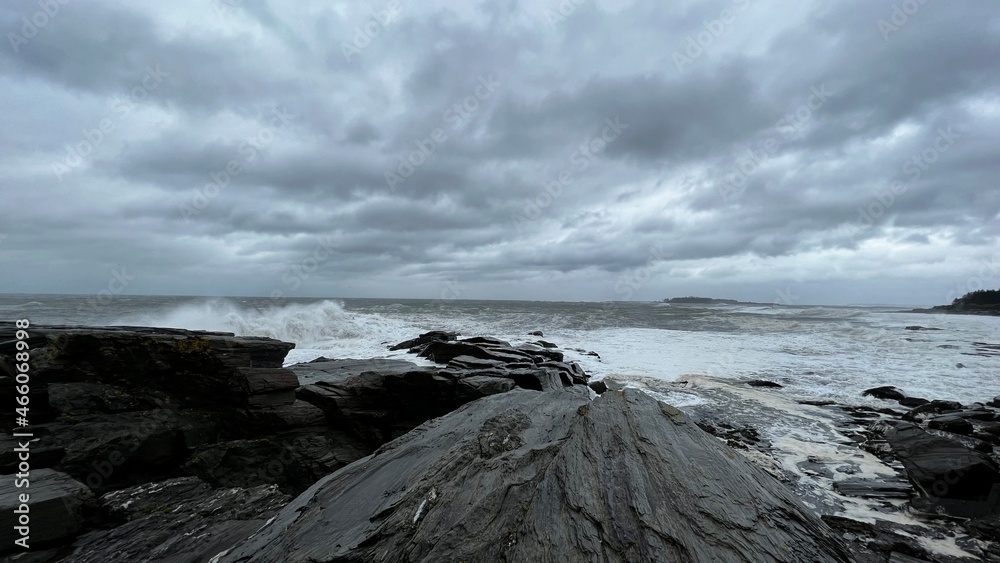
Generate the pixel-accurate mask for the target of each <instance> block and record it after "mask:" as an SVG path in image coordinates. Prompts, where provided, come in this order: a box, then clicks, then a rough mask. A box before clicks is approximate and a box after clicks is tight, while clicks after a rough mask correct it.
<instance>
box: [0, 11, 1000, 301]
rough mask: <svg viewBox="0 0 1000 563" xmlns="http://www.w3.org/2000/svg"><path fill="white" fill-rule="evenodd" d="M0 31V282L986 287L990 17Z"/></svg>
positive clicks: (560, 19) (783, 295)
mask: <svg viewBox="0 0 1000 563" xmlns="http://www.w3.org/2000/svg"><path fill="white" fill-rule="evenodd" d="M0 29H2V30H3V31H4V32H5V37H6V44H5V45H4V46H3V47H4V48H3V49H0V112H2V114H3V119H4V123H5V125H6V127H4V128H3V130H2V132H0V154H3V158H2V159H0V193H2V201H3V203H2V205H0V261H2V263H3V264H4V266H5V270H6V271H7V272H8V275H6V276H4V279H3V280H2V281H0V291H4V292H62V293H94V292H97V291H99V290H101V289H104V288H105V287H106V286H107V285H108V284H109V283H113V284H114V285H116V287H117V286H120V285H124V286H125V287H124V288H123V290H122V291H124V292H127V293H138V294H202V295H281V296H341V297H353V296H372V297H425V298H440V297H455V296H458V297H462V298H503V299H508V298H516V299H556V300H562V299H565V300H610V299H616V300H620V299H660V298H663V297H668V296H675V295H687V294H710V295H714V296H720V297H736V298H743V299H753V300H761V301H786V302H796V301H798V302H810V303H904V304H936V303H943V302H946V301H947V300H950V299H952V298H953V297H955V296H956V295H955V294H956V293H962V292H964V291H967V290H971V289H978V286H980V285H985V286H987V287H1000V253H998V252H1000V185H998V178H1000V72H998V71H997V67H996V61H997V60H1000V8H998V7H997V6H995V5H993V4H991V3H986V2H982V3H960V4H955V3H945V2H931V1H926V0H925V1H921V0H907V1H899V2H882V1H880V2H869V1H865V0H853V1H844V2H821V1H816V2H798V1H791V0H787V1H780V2H768V3H763V2H753V1H750V0H717V1H700V2H693V1H689V2H679V3H658V2H640V1H633V2H628V1H626V2H611V1H597V0H561V1H556V0H544V1H543V2H540V3H527V2H518V1H514V0H509V1H505V2H493V1H490V2H482V3H479V4H478V5H469V6H464V7H455V6H453V5H451V3H446V2H441V1H433V2H422V3H414V2H411V1H407V0H392V1H389V2H384V3H383V2H373V3H360V4H359V3H352V4H344V5H330V4H329V3H326V2H319V1H316V2H295V3H291V4H289V3H280V2H276V1H270V2H266V1H253V0H243V1H240V0H210V1H208V2H203V1H194V0H191V1H178V2H171V3H169V5H159V4H156V5H152V4H151V5H149V6H146V5H143V4H136V3H122V2H111V1H104V2H88V3H84V2H77V1H71V0H48V1H45V0H42V1H35V2H27V1H25V2H7V3H4V4H3V6H2V7H0ZM123 272H124V274H123ZM116 275H117V276H118V278H119V279H120V278H121V277H123V276H124V277H125V278H126V280H127V283H126V284H121V283H120V282H112V280H114V279H116V278H115V276H116Z"/></svg>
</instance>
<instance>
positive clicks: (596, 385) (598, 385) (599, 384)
mask: <svg viewBox="0 0 1000 563" xmlns="http://www.w3.org/2000/svg"><path fill="white" fill-rule="evenodd" d="M588 386H589V387H590V388H591V389H593V390H594V393H597V394H598V395H603V394H604V393H607V391H608V384H607V383H605V382H604V380H603V379H602V380H600V381H591V382H590V383H589V384H588Z"/></svg>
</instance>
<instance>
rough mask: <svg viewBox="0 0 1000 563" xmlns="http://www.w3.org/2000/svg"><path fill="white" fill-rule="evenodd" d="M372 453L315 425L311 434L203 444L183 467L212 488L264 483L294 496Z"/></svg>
mask: <svg viewBox="0 0 1000 563" xmlns="http://www.w3.org/2000/svg"><path fill="white" fill-rule="evenodd" d="M371 452H372V448H370V447H368V446H367V445H366V444H364V443H362V442H360V441H359V440H357V439H356V438H354V437H353V436H351V435H350V434H346V433H344V432H336V431H332V430H327V431H324V430H323V429H317V430H316V431H315V433H313V432H305V433H298V434H288V435H283V436H280V437H273V438H272V437H268V438H259V439H256V440H233V441H230V442H222V443H218V444H211V445H207V446H203V447H201V448H198V449H197V450H196V451H195V452H194V454H193V455H192V456H191V458H190V459H189V460H188V462H187V464H186V465H185V466H184V467H185V469H186V470H187V471H188V472H190V473H191V474H194V475H197V476H198V477H200V478H201V479H203V480H205V481H207V482H209V483H211V484H213V485H216V486H222V487H242V488H250V487H254V486H257V485H260V484H268V485H277V486H278V487H279V488H280V489H281V490H282V491H284V492H286V493H290V494H298V493H301V492H302V491H304V490H305V489H307V488H309V486H310V485H312V484H313V483H315V482H316V481H317V480H319V479H320V478H322V477H324V476H325V475H328V474H329V473H330V472H332V471H335V470H337V469H340V468H341V467H343V466H345V465H347V464H349V463H352V462H354V461H356V460H358V459H361V458H362V457H364V456H366V455H368V454H370V453H371Z"/></svg>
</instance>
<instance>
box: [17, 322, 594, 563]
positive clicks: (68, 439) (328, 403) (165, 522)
mask: <svg viewBox="0 0 1000 563" xmlns="http://www.w3.org/2000/svg"><path fill="white" fill-rule="evenodd" d="M14 333H15V327H14V325H13V324H11V323H0V389H2V392H3V396H2V397H0V398H3V397H7V398H8V400H6V401H2V403H0V412H2V413H3V415H4V416H6V417H7V418H6V420H8V421H13V420H14V418H15V417H14V412H13V406H14V405H15V402H14V401H13V400H12V399H11V398H10V397H9V394H10V392H11V390H12V389H13V387H14V385H13V382H12V381H11V380H12V378H13V377H14V376H15V372H14V368H13V366H14V362H13V358H14V354H15V352H16V350H15V346H14V342H15V336H14ZM29 334H30V339H29V343H30V346H31V358H30V365H31V371H30V377H31V381H30V386H31V394H30V401H31V402H30V416H29V417H28V418H29V420H30V422H31V425H30V426H28V427H26V428H24V429H23V430H24V431H25V432H29V433H31V434H32V435H33V438H34V440H33V441H32V443H31V472H32V474H33V475H37V478H38V479H39V480H40V483H39V484H38V489H39V493H38V494H39V496H38V498H37V503H38V506H39V508H37V509H35V510H34V513H33V520H32V526H33V529H35V530H40V529H44V530H51V532H52V534H53V535H52V537H48V536H46V535H45V534H38V535H37V536H36V537H34V538H33V540H32V543H33V544H35V545H40V546H43V547H45V546H48V545H51V546H54V547H53V549H52V550H51V553H48V552H47V553H42V554H38V555H37V557H35V558H34V559H33V560H32V561H33V562H35V561H37V562H41V561H58V560H61V559H62V558H63V557H65V556H66V555H67V554H68V553H73V552H75V554H76V555H75V557H76V559H75V560H79V561H103V560H111V559H115V558H118V557H119V556H124V555H122V554H129V557H132V556H135V557H138V554H142V553H148V552H152V553H156V554H158V555H156V556H155V557H153V558H152V559H151V560H164V561H166V560H175V559H172V558H179V559H183V560H192V561H194V560H202V558H203V556H205V557H207V555H205V554H207V553H209V552H212V551H213V550H214V549H215V546H217V545H223V544H225V543H226V542H228V541H230V540H234V539H236V538H239V537H245V536H246V535H249V532H248V530H250V531H251V532H252V530H251V528H253V529H256V528H255V527H259V526H260V525H261V524H262V523H263V520H262V518H263V515H264V514H265V513H266V512H268V511H269V510H270V511H272V512H273V511H274V510H276V509H277V507H278V506H279V505H280V504H275V503H276V502H278V501H276V500H274V499H279V498H280V499H283V500H281V504H283V502H285V501H287V500H288V498H290V497H289V496H287V495H289V494H291V495H294V494H298V493H300V492H302V491H304V490H305V489H306V488H308V487H309V486H310V485H312V484H313V483H315V482H316V481H317V480H319V479H321V478H323V477H325V476H327V475H329V474H330V473H332V472H333V471H335V470H337V469H339V468H341V467H344V466H346V465H348V464H350V463H352V462H354V461H356V460H358V459H361V458H363V457H365V456H367V455H369V454H371V453H372V452H373V451H374V450H375V449H376V448H378V447H380V446H382V445H383V444H385V443H386V442H388V441H390V440H392V439H394V438H397V437H399V436H402V435H403V434H405V433H406V432H408V431H409V430H411V429H413V428H414V427H416V426H418V425H420V424H422V423H423V422H425V421H426V420H428V419H430V418H434V417H437V416H442V415H444V414H447V413H448V412H450V411H452V410H454V409H455V408H457V407H459V406H460V405H462V404H465V403H468V402H470V401H475V400H476V399H479V398H481V397H485V396H488V395H491V394H496V393H505V392H507V391H510V390H511V389H513V388H515V387H516V386H518V385H520V386H526V387H535V388H542V387H545V388H551V389H560V390H563V389H566V390H570V391H577V393H578V395H579V396H587V395H588V394H589V390H588V389H587V387H586V386H585V385H580V384H577V382H585V381H586V380H587V375H586V373H584V372H583V370H582V369H580V367H579V366H577V365H576V364H566V363H562V362H561V361H559V360H561V359H562V354H561V352H558V351H557V350H549V349H543V348H541V347H536V346H525V350H515V349H514V348H510V350H506V349H505V347H504V346H502V345H501V341H499V340H496V339H491V338H483V337H480V338H472V339H467V340H466V341H464V342H463V344H462V345H463V346H468V347H471V348H474V349H489V350H490V351H491V353H493V352H495V353H496V354H498V355H503V354H508V355H511V356H514V355H516V356H517V357H518V359H519V360H518V361H519V362H520V363H521V364H522V365H516V366H511V365H509V364H505V363H503V362H500V363H498V364H490V365H483V364H479V363H477V362H480V361H481V360H478V359H476V358H471V357H470V358H464V359H459V360H456V361H455V362H452V363H449V364H448V365H446V366H443V367H418V366H416V365H415V364H413V363H411V362H405V361H400V360H379V359H376V360H329V359H321V360H319V361H316V362H310V363H308V364H300V365H298V366H291V367H289V368H285V367H282V363H283V361H284V357H285V355H286V354H287V352H288V351H289V350H290V349H291V348H292V347H293V346H294V345H293V344H290V343H286V342H279V341H277V340H273V339H268V338H245V337H236V336H234V335H232V334H229V333H216V332H203V331H187V330H177V329H154V328H144V327H62V326H55V327H52V326H50V327H46V326H32V327H31V328H30V330H29ZM456 337H457V335H456V334H455V333H450V332H444V331H437V332H431V333H426V334H424V335H421V336H420V337H418V338H416V339H414V340H413V341H410V344H411V345H412V346H419V347H426V346H428V345H431V344H435V343H445V344H447V343H448V342H453V341H454V338H456ZM507 347H509V345H507ZM564 374H565V375H564ZM300 377H301V380H300ZM302 382H306V383H308V384H307V385H304V386H303V385H300V383H302ZM0 446H2V451H0V473H4V474H7V475H8V477H9V476H10V474H12V473H15V472H16V471H17V470H18V466H17V464H18V462H19V460H18V459H17V458H16V457H15V455H16V454H15V448H16V447H17V442H16V441H15V439H14V438H12V437H11V436H10V434H9V433H6V434H4V435H3V436H0ZM177 479H180V481H178V480H177ZM50 482H51V483H50ZM8 483H10V484H11V485H12V484H13V479H7V480H5V481H4V484H5V485H6V484H8ZM155 483H165V484H163V485H159V484H157V485H152V484H155ZM262 487H263V488H262ZM50 489H51V491H50ZM123 491H124V492H123ZM163 491H173V492H171V493H170V494H171V495H173V497H171V499H167V500H163V502H160V504H158V505H157V506H159V507H161V508H162V510H161V508H156V507H154V506H152V505H150V504H149V503H148V502H146V501H142V500H141V499H140V498H139V497H140V496H142V495H153V496H157V495H160V496H162V494H164V493H163ZM49 492H51V494H49ZM154 492H155V493H156V495H154V494H153V493H154ZM14 493H15V491H13V489H12V490H10V491H7V490H4V502H5V503H8V504H9V502H13V500H11V499H15V500H16V497H15V496H13V495H14ZM102 495H103V496H102ZM121 495H126V496H128V495H132V496H130V497H128V500H125V501H123V504H124V505H125V506H129V505H134V506H143V507H145V508H142V510H146V511H152V513H143V514H142V515H139V514H137V513H134V511H132V512H128V511H125V512H122V510H119V509H113V508H108V507H109V506H110V505H109V504H108V502H111V501H108V500H107V499H115V498H122V497H121ZM178 495H180V496H178ZM220 495H221V496H220ZM8 497H10V498H8ZM49 497H52V499H57V500H58V501H59V502H58V503H57V504H53V502H50V501H51V500H52V499H50V498H49ZM97 497H101V498H102V501H101V502H102V503H103V504H102V505H101V507H99V506H97V503H96V501H95V500H94V499H96V498H97ZM174 497H177V498H174ZM151 498H152V497H151ZM234 499H236V500H234ZM238 499H243V500H246V501H247V502H249V503H250V505H251V506H256V507H258V508H259V510H258V509H256V508H255V509H254V510H255V511H256V512H253V513H252V514H249V513H248V514H243V513H241V514H239V515H236V516H233V517H231V518H230V517H225V518H222V516H220V515H223V514H222V513H220V512H219V510H223V509H224V510H227V511H230V508H231V507H230V505H231V504H233V503H238V502H240V501H239V500H238ZM260 499H264V501H266V502H264V501H261V502H258V500H260ZM35 500H36V499H33V506H34V504H35V503H34V501H35ZM272 501H274V502H272ZM220 503H221V504H220ZM199 505H206V506H215V507H216V509H213V511H212V512H211V514H209V513H204V512H199V511H198V510H194V509H193V508H192V507H196V506H199ZM220 506H222V507H223V508H218V507H220ZM102 507H103V508H102ZM166 507H173V508H171V510H169V511H167V509H166ZM160 512H163V513H162V514H161V513H160ZM126 513H127V514H126ZM10 514H12V513H10ZM10 514H8V516H9V515H10ZM123 515H126V516H123ZM10 529H12V528H11V527H8V531H9V530H10ZM87 530H90V532H88V533H86V534H85V535H84V536H81V537H80V538H78V540H77V542H76V544H74V546H73V547H71V546H70V545H69V543H68V542H69V541H71V540H72V539H73V537H74V536H75V535H77V534H79V533H84V532H86V531H87ZM183 534H189V535H190V534H194V536H195V537H194V539H191V538H187V537H186V536H184V535H183ZM85 538H86V539H85ZM182 541H183V542H184V544H185V545H184V547H181V546H180V544H179V543H178V542H182ZM13 547H14V546H13V543H12V541H8V542H4V545H3V546H0V553H3V552H9V551H10V550H11V549H12V548H13ZM216 552H217V550H216Z"/></svg>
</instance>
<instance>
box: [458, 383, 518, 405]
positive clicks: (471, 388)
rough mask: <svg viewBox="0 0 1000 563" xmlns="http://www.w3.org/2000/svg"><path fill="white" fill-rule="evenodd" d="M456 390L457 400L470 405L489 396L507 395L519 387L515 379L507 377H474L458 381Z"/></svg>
mask: <svg viewBox="0 0 1000 563" xmlns="http://www.w3.org/2000/svg"><path fill="white" fill-rule="evenodd" d="M457 385H458V387H457V388H456V390H455V393H456V398H457V399H458V401H459V402H461V403H468V402H472V401H475V400H476V399H481V398H483V397H487V396H489V395H496V394H498V393H506V392H507V391H510V390H511V389H513V388H514V387H516V386H517V385H516V384H515V383H514V380H513V379H508V378H506V377H489V376H472V377H465V378H462V379H460V380H458V383H457Z"/></svg>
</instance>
